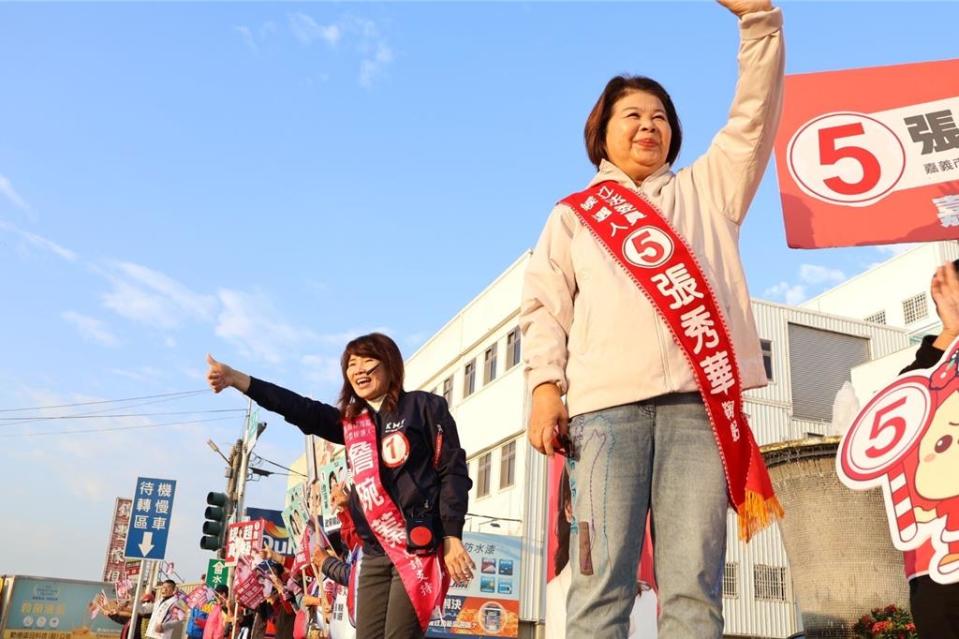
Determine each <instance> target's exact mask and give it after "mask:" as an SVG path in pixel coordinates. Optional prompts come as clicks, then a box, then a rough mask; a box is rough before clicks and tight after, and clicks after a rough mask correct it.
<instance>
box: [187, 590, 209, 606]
mask: <svg viewBox="0 0 959 639" xmlns="http://www.w3.org/2000/svg"><path fill="white" fill-rule="evenodd" d="M214 597H215V595H214V594H213V589H212V588H210V587H209V586H207V585H206V584H201V585H199V586H197V587H196V588H194V589H193V590H191V591H190V594H189V595H187V598H186V603H187V605H188V606H189V607H190V608H201V607H202V606H203V604H205V603H206V602H208V601H213V599H214Z"/></svg>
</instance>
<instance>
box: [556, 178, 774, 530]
mask: <svg viewBox="0 0 959 639" xmlns="http://www.w3.org/2000/svg"><path fill="white" fill-rule="evenodd" d="M563 203H564V204H566V205H568V206H569V207H571V208H572V209H573V211H574V212H576V214H577V216H578V217H579V219H580V221H581V222H582V223H583V225H584V226H586V228H588V229H589V230H590V232H591V233H592V234H593V236H594V237H595V238H596V239H597V240H598V241H599V243H600V244H601V245H602V246H603V248H605V249H606V251H607V252H608V253H609V254H610V255H611V256H612V258H613V259H614V260H615V261H616V263H617V264H618V265H619V266H620V267H622V269H623V270H624V271H625V272H626V274H627V275H628V276H629V278H630V279H631V280H632V281H633V282H634V283H635V284H636V286H637V287H638V288H639V290H640V291H642V292H643V294H644V295H645V296H646V298H647V299H648V300H649V301H650V303H652V305H653V308H655V309H656V312H657V313H658V314H659V317H660V318H661V319H662V320H663V323H665V324H666V326H668V327H669V329H670V332H671V333H672V336H673V339H674V340H675V342H676V343H677V344H678V345H679V347H680V349H681V350H682V352H683V355H684V356H685V357H686V360H687V362H688V363H689V366H690V368H691V369H692V371H693V373H694V375H695V377H696V384H697V386H698V387H699V392H700V395H702V398H703V403H704V404H705V405H706V413H707V414H708V415H709V421H710V424H711V425H712V428H713V435H714V436H715V438H716V444H717V446H718V448H719V453H720V458H721V459H722V462H723V469H724V471H725V474H726V484H727V487H728V493H729V501H730V504H731V505H732V507H733V508H734V509H735V510H736V513H737V514H738V516H739V537H740V538H741V539H744V540H746V541H749V539H750V538H751V537H752V536H753V535H755V534H756V533H758V532H759V531H761V530H762V529H763V528H765V527H766V526H768V525H769V524H770V523H771V522H772V521H773V520H774V519H776V518H779V517H782V516H783V510H782V507H781V506H780V505H779V501H778V500H777V499H776V495H775V493H774V492H773V488H772V483H771V482H770V480H769V473H768V472H767V471H766V464H765V463H764V462H763V458H762V454H761V453H760V452H759V446H757V445H756V441H755V439H754V438H753V434H752V431H751V430H750V429H749V423H748V422H747V421H746V417H745V415H744V413H743V396H742V392H743V387H742V377H741V375H740V372H739V363H738V362H737V361H736V354H735V352H734V351H733V342H732V339H731V338H730V335H729V329H728V327H727V324H726V318H725V317H724V316H723V314H722V312H721V311H720V305H719V303H718V302H717V300H716V295H715V294H714V292H713V289H712V286H711V284H710V282H709V280H708V279H707V278H706V276H705V275H704V274H703V271H702V268H700V266H699V262H698V260H697V259H696V256H695V255H694V254H693V252H692V250H691V249H690V248H689V246H688V245H687V244H686V242H685V240H683V238H682V237H680V236H679V234H678V233H676V231H675V230H673V228H672V227H671V226H670V225H669V223H668V222H667V221H666V219H665V218H664V217H663V216H662V214H661V213H660V212H659V211H657V210H656V209H655V208H654V207H653V205H652V204H650V203H649V202H647V201H646V200H645V199H643V198H642V197H641V196H640V195H639V194H637V193H635V192H633V191H631V190H629V189H627V188H625V187H623V186H622V185H620V184H618V183H616V182H612V181H608V182H601V183H599V184H596V185H594V186H592V187H590V188H588V189H586V190H585V191H581V192H579V193H574V194H573V195H570V196H569V197H567V198H565V199H564V200H563Z"/></svg>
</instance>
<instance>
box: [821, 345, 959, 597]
mask: <svg viewBox="0 0 959 639" xmlns="http://www.w3.org/2000/svg"><path fill="white" fill-rule="evenodd" d="M836 469H837V472H838V474H839V477H840V479H841V480H842V482H843V483H844V484H845V485H846V486H848V487H850V488H853V489H855V490H866V489H869V488H875V487H877V486H880V487H882V489H883V494H884V497H885V502H886V513H887V515H888V519H889V529H890V533H891V534H892V541H893V544H894V545H895V546H896V548H898V549H899V550H915V549H918V548H920V547H921V546H922V545H923V544H924V543H926V542H927V540H928V541H929V542H931V544H932V547H933V549H934V553H933V556H932V558H931V561H930V562H929V576H930V577H931V578H932V579H933V580H934V581H937V582H939V583H943V584H947V583H959V339H957V340H955V341H953V342H952V344H950V346H949V348H947V349H946V351H945V354H944V356H943V357H942V359H940V360H939V363H938V364H937V365H936V366H934V367H933V368H930V369H927V370H919V371H911V372H909V373H906V374H904V375H901V376H900V377H899V378H897V379H896V380H895V381H894V382H893V383H891V384H890V385H889V386H887V387H886V388H885V389H883V390H882V391H881V392H879V393H878V394H877V395H876V396H875V397H874V398H873V399H872V400H871V401H870V402H869V403H868V404H867V405H866V407H865V408H863V410H862V411H860V413H859V415H858V416H857V417H856V419H855V421H854V422H853V424H852V426H851V427H850V428H849V430H848V431H847V432H846V435H845V436H844V437H843V440H842V443H841V444H840V454H839V455H838V456H837V458H836Z"/></svg>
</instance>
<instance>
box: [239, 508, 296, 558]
mask: <svg viewBox="0 0 959 639" xmlns="http://www.w3.org/2000/svg"><path fill="white" fill-rule="evenodd" d="M246 516H247V517H248V518H249V519H262V520H263V546H264V547H266V548H269V549H270V550H272V551H274V552H278V553H280V554H281V555H292V554H293V544H292V543H291V542H290V533H289V531H287V529H286V523H285V522H284V521H283V511H281V510H271V509H269V508H247V509H246Z"/></svg>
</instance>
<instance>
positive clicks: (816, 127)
mask: <svg viewBox="0 0 959 639" xmlns="http://www.w3.org/2000/svg"><path fill="white" fill-rule="evenodd" d="M775 148H776V168H777V173H778V176H779V188H780V192H781V196H782V205H783V215H784V218H785V225H786V240H787V243H788V244H789V246H791V247H793V248H822V247H829V246H861V245H872V244H894V243H899V242H929V241H935V240H951V239H957V238H959V59H956V60H944V61H939V62H922V63H916V64H902V65H896V66H886V67H871V68H863V69H851V70H845V71H830V72H823V73H806V74H798V75H790V76H787V77H786V84H785V96H784V102H783V113H782V120H781V122H780V125H779V130H778V133H777V135H776V142H775Z"/></svg>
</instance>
